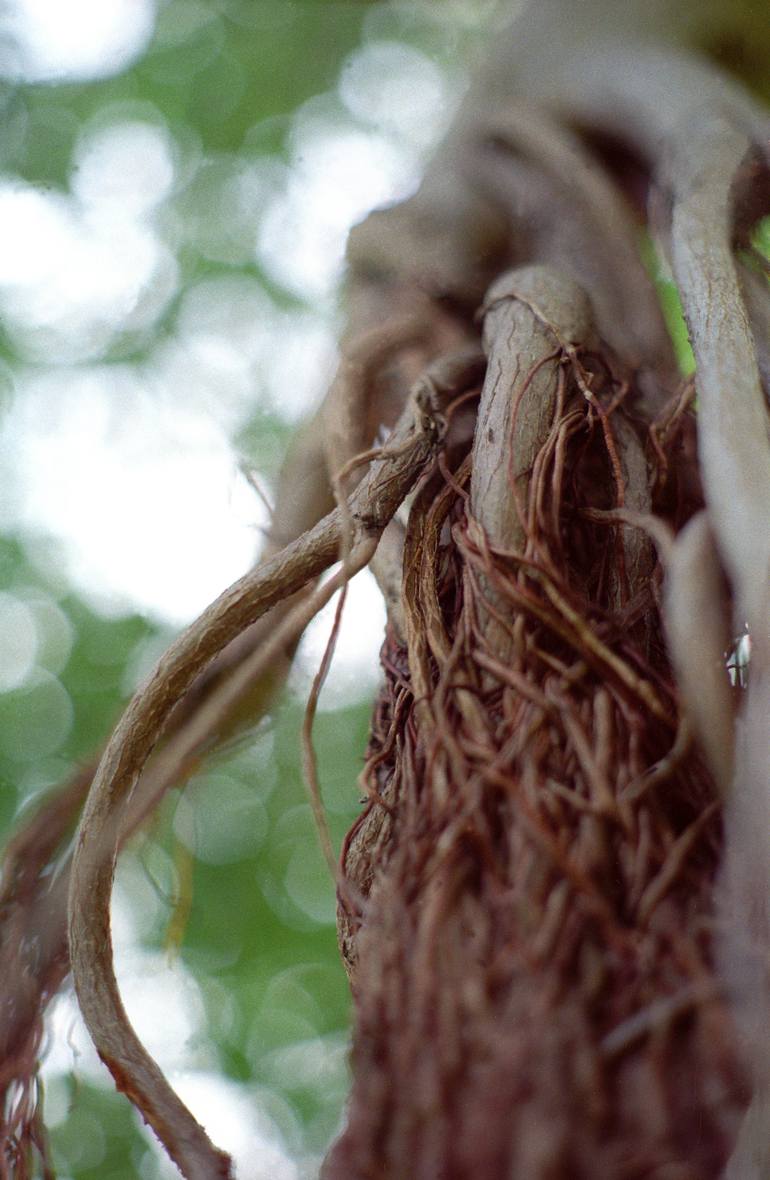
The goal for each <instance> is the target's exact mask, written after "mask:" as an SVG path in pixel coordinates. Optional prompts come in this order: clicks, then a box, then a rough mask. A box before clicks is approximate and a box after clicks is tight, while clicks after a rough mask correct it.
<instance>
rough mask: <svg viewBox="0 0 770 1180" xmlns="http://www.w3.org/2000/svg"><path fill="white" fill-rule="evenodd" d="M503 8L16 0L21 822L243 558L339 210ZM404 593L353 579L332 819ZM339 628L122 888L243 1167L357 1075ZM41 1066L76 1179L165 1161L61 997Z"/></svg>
mask: <svg viewBox="0 0 770 1180" xmlns="http://www.w3.org/2000/svg"><path fill="white" fill-rule="evenodd" d="M496 7H497V6H496V5H495V4H493V3H485V2H484V0H467V2H463V0H442V3H441V4H440V5H437V4H435V3H430V2H425V3H422V4H421V3H418V2H417V0H413V2H411V3H366V2H364V0H347V2H341V3H331V2H329V0H302V2H294V0H67V3H66V4H62V3H61V2H60V0H2V3H0V119H1V121H2V135H1V136H0V479H1V481H2V489H3V491H2V496H0V825H1V826H2V834H3V838H5V836H6V835H7V834H8V832H9V831H11V830H13V828H14V827H15V826H16V825H18V823H19V822H20V821H21V820H22V819H23V816H24V813H25V811H26V810H27V809H28V808H29V806H30V804H31V803H32V802H33V801H34V800H35V799H36V797H37V796H38V795H39V794H40V792H42V791H44V790H46V789H47V788H50V787H51V786H52V785H55V784H56V783H59V782H63V781H64V780H66V778H67V776H68V775H69V774H70V773H71V771H72V770H73V769H74V768H75V767H76V766H77V765H78V764H79V762H80V761H81V760H83V759H85V758H86V757H87V756H88V755H90V754H92V753H93V752H94V751H95V750H96V749H97V748H98V747H99V745H100V744H101V743H102V742H103V740H104V738H105V737H106V735H107V734H108V732H109V730H110V729H111V727H112V725H113V724H114V722H115V720H116V718H117V716H118V715H119V712H120V708H121V705H122V704H123V703H124V702H125V701H126V700H127V698H128V697H129V696H130V694H131V693H132V691H133V689H134V688H135V687H136V685H137V683H138V682H139V680H140V679H141V678H142V677H143V676H144V675H145V674H146V672H147V671H148V670H149V669H150V667H151V666H152V665H153V663H154V661H155V660H156V658H157V657H158V656H159V654H160V653H161V652H162V650H163V649H164V647H165V646H166V645H167V644H168V642H169V641H170V639H171V638H172V637H173V636H174V635H175V634H176V633H177V632H178V630H179V629H180V628H181V627H183V626H184V625H185V624H186V623H188V622H189V621H190V620H192V619H193V618H194V617H195V615H196V614H198V613H199V612H200V611H201V610H202V609H203V608H204V607H205V606H206V605H207V603H208V602H209V601H210V600H211V599H212V598H213V597H215V596H216V595H217V594H218V593H219V592H220V591H221V590H222V589H224V587H225V586H226V585H228V584H229V583H230V582H231V581H232V580H233V579H235V578H236V577H238V576H239V575H241V574H242V573H243V572H244V571H245V570H246V569H247V568H248V566H249V565H250V564H251V562H252V561H253V559H254V555H255V553H256V551H257V549H258V547H259V538H260V530H261V529H262V528H264V526H265V524H266V522H267V520H268V512H269V509H268V506H267V505H268V504H269V501H270V498H271V494H272V488H273V484H274V479H275V475H276V471H277V469H278V467H279V465H280V462H281V459H282V456H283V454H284V451H285V447H286V444H287V441H288V439H289V438H290V436H291V432H292V430H293V429H294V427H295V425H296V423H297V422H298V421H299V420H300V419H301V418H302V417H303V416H304V415H305V414H307V413H308V412H309V411H310V410H311V409H312V408H313V407H314V406H315V405H316V404H317V402H318V400H319V398H320V396H321V395H322V393H323V391H324V388H325V385H326V383H327V381H328V379H329V376H330V374H331V373H332V371H333V367H334V361H335V345H334V341H335V336H336V334H337V331H338V328H339V324H340V322H341V316H342V311H343V300H342V298H341V296H340V282H341V278H342V260H343V250H344V243H345V237H346V234H347V231H348V229H349V228H350V226H351V225H352V224H353V223H355V222H356V221H358V220H360V219H361V218H362V217H363V216H364V215H365V214H366V213H367V211H368V210H370V209H371V208H372V207H374V206H376V205H379V204H382V203H384V202H387V201H392V200H394V199H397V198H399V197H402V196H404V195H406V194H408V193H409V192H410V191H412V190H413V189H414V187H415V185H416V183H417V180H418V177H419V174H420V169H421V166H422V164H423V162H424V160H425V158H426V156H427V154H428V153H429V152H430V149H431V147H432V145H433V144H434V143H435V141H436V139H437V138H438V137H439V136H440V135H441V133H442V131H443V129H444V128H445V126H446V124H447V122H448V120H449V119H450V118H451V115H452V113H453V111H454V109H455V107H456V104H457V101H458V99H459V96H460V95H461V93H462V89H463V85H464V81H465V77H466V72H467V71H468V70H469V69H470V68H472V63H473V61H474V60H475V58H476V57H477V55H478V54H479V53H480V52H481V47H482V44H483V40H484V36H485V30H486V29H487V28H488V27H489V24H490V22H491V21H493V20H494V19H496V18H495V9H496ZM507 8H508V12H510V6H507ZM256 489H258V490H256ZM266 502H267V503H266ZM383 622H384V612H383V610H382V607H381V605H380V602H379V597H378V594H377V591H376V588H375V587H374V584H373V582H372V581H371V580H370V579H369V577H368V575H366V574H364V575H361V576H360V577H359V578H358V579H356V582H355V583H354V585H353V587H352V592H351V596H350V602H349V606H348V610H347V615H346V620H345V625H344V629H343V634H342V637H341V640H340V643H339V646H338V649H337V655H336V658H335V662H334V665H333V668H332V672H331V675H330V677H329V681H328V684H327V687H326V689H325V691H324V695H323V697H322V702H321V711H320V714H319V717H318V721H317V725H316V743H317V747H318V752H319V761H320V772H321V779H322V784H323V792H324V799H325V802H326V806H327V809H328V813H329V818H330V822H331V826H332V831H333V835H334V837H335V839H336V841H337V843H339V840H340V838H341V836H342V834H343V832H344V831H345V829H346V827H347V826H348V825H349V823H350V821H351V819H352V818H353V816H354V815H355V813H356V811H357V808H358V797H357V789H356V776H357V774H358V772H359V770H360V766H361V762H362V755H363V751H364V748H365V743H366V734H367V730H368V716H369V708H370V704H371V698H372V695H373V693H374V690H375V688H376V684H377V679H378V664H377V652H378V648H379V644H380V641H381V637H382V626H383ZM328 629H329V617H328V613H327V615H326V616H325V617H323V618H320V619H319V620H317V621H316V623H315V624H314V625H313V626H312V627H311V629H310V632H309V633H308V635H307V636H306V638H305V640H304V641H303V644H302V647H301V650H300V653H299V658H298V661H297V666H296V668H295V670H294V673H293V675H292V680H291V683H290V687H289V691H288V692H287V694H286V699H285V702H284V704H283V707H282V708H281V710H280V711H279V712H278V713H277V715H276V716H275V717H273V718H271V719H269V720H266V721H265V722H263V724H262V725H261V727H260V728H259V730H258V731H257V733H256V735H255V736H254V740H252V741H250V742H248V743H247V744H245V745H241V746H240V747H239V748H238V749H237V750H235V751H233V752H231V753H230V755H229V756H227V757H224V756H220V757H219V758H218V759H215V760H213V761H212V762H211V763H210V764H209V767H208V769H207V770H206V772H205V773H204V774H201V775H199V776H198V777H196V778H195V779H194V780H193V781H192V782H190V783H189V784H188V785H187V787H186V788H185V790H184V793H182V794H180V793H178V792H173V793H172V794H171V795H170V796H169V798H168V799H167V800H166V801H165V804H164V806H163V807H162V809H161V810H160V812H159V814H158V815H157V817H156V818H155V820H154V822H153V824H152V826H151V827H150V829H149V830H148V832H147V833H146V835H145V836H144V837H143V838H142V839H141V840H140V841H138V842H137V843H136V844H135V845H134V846H133V848H132V849H131V850H130V851H129V852H127V853H126V854H125V855H124V856H123V857H122V859H121V862H120V866H119V872H118V880H117V885H116V890H115V903H114V918H113V922H114V931H115V938H116V947H117V968H118V974H119V978H120V981H121V986H122V990H123V996H124V998H125V1001H126V1006H127V1008H128V1012H129V1015H130V1017H131V1019H132V1021H133V1022H134V1024H135V1026H136V1028H137V1030H138V1031H139V1033H140V1035H141V1037H142V1038H143V1039H144V1041H145V1043H146V1044H147V1045H148V1047H149V1048H150V1050H151V1052H152V1053H153V1054H154V1056H155V1057H156V1058H157V1060H158V1061H159V1062H160V1064H161V1066H162V1067H163V1069H164V1070H166V1071H167V1073H168V1074H169V1076H170V1077H171V1079H172V1082H173V1084H174V1085H175V1086H176V1087H177V1089H178V1090H179V1092H180V1094H181V1095H182V1097H183V1098H184V1100H185V1101H186V1102H187V1103H188V1104H189V1105H190V1106H191V1108H192V1109H193V1111H194V1112H195V1114H196V1115H197V1117H198V1118H199V1119H200V1120H201V1121H202V1122H203V1123H204V1124H205V1125H206V1127H207V1129H208V1130H209V1132H210V1134H211V1136H212V1137H213V1138H214V1139H215V1141H216V1143H217V1144H218V1145H219V1146H221V1147H223V1148H226V1149H227V1150H228V1151H230V1152H232V1153H233V1154H234V1156H235V1159H236V1162H237V1166H238V1175H239V1177H240V1180H258V1178H262V1177H265V1178H267V1177H270V1178H271V1180H300V1178H304V1177H308V1178H309V1177H312V1176H315V1175H316V1174H317V1170H318V1166H319V1162H320V1159H321V1157H322V1155H323V1152H324V1149H325V1147H326V1145H327V1144H328V1142H329V1140H330V1139H331V1137H332V1136H333V1135H334V1133H335V1130H336V1129H337V1127H338V1125H339V1121H340V1118H341V1112H342V1107H343V1102H344V1096H345V1092H346V1087H347V1072H346V1070H347V1067H346V1052H347V1044H348V1020H349V995H348V989H347V983H346V980H345V977H344V972H343V970H342V967H341V965H340V963H339V960H338V954H337V949H336V938H335V929H334V897H333V888H332V883H331V881H330V879H329V876H328V873H327V871H326V869H325V868H324V864H323V861H322V858H321V855H320V853H319V851H318V847H317V840H316V836H315V832H314V828H313V822H312V818H311V813H310V808H309V806H308V803H307V800H306V796H305V792H304V788H303V785H302V781H301V776H300V770H299V757H298V746H299V738H298V735H299V727H300V723H301V716H302V711H303V706H304V698H305V695H306V692H307V689H308V685H309V681H310V678H311V677H312V675H313V673H314V671H315V669H316V667H317V664H318V661H319V659H320V654H321V651H322V649H323V646H324V644H325V641H326V635H327V633H328ZM42 1076H43V1079H44V1101H45V1118H46V1122H47V1124H48V1126H49V1128H50V1129H51V1142H52V1155H53V1161H54V1164H55V1166H56V1169H57V1174H58V1175H59V1177H61V1178H62V1180H66V1178H72V1180H76V1178H78V1180H80V1178H83V1180H85V1178H86V1177H94V1178H96V1177H98V1178H99V1180H118V1178H123V1177H133V1176H139V1177H143V1178H144V1180H154V1178H156V1177H165V1176H175V1175H176V1174H177V1173H176V1171H175V1170H174V1169H173V1168H172V1167H171V1166H170V1165H168V1164H167V1163H166V1162H165V1161H164V1160H163V1158H162V1157H161V1153H160V1151H159V1150H158V1149H157V1148H156V1146H155V1144H154V1140H153V1139H152V1136H150V1135H149V1134H148V1133H147V1132H146V1131H145V1130H144V1128H143V1127H142V1126H140V1123H139V1120H138V1119H137V1118H136V1117H135V1115H134V1114H133V1111H132V1110H131V1108H130V1106H129V1105H128V1103H126V1102H125V1101H124V1100H123V1099H121V1098H120V1097H118V1096H116V1095H115V1093H114V1090H113V1086H112V1082H111V1079H110V1078H109V1076H108V1075H107V1073H106V1071H105V1070H104V1069H103V1068H102V1067H101V1066H100V1064H99V1062H98V1060H97V1059H96V1057H95V1054H94V1053H93V1050H92V1049H91V1048H90V1042H89V1041H88V1038H87V1036H86V1035H85V1033H84V1031H83V1028H82V1025H81V1023H80V1021H79V1019H78V1015H77V1010H76V1007H75V1004H74V1002H73V1000H72V997H71V995H68V994H66V993H65V994H63V995H62V996H61V997H60V998H59V999H58V1000H57V1001H56V1002H55V1003H54V1005H53V1006H52V1009H51V1012H50V1019H49V1026H48V1035H47V1039H46V1048H45V1056H44V1060H43V1067H42Z"/></svg>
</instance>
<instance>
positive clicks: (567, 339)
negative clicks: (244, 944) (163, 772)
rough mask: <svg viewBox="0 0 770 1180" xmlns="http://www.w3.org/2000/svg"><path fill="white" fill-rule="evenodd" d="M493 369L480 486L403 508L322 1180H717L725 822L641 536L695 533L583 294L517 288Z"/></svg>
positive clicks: (735, 1085)
mask: <svg viewBox="0 0 770 1180" xmlns="http://www.w3.org/2000/svg"><path fill="white" fill-rule="evenodd" d="M501 299H502V300H503V302H501ZM484 340H485V347H486V350H487V354H488V361H489V364H488V370H487V380H486V383H485V387H484V391H483V392H482V395H481V404H480V409H479V418H478V427H477V432H476V439H475V442H474V447H473V459H472V463H471V462H469V461H468V460H465V461H461V462H460V464H459V467H457V468H456V469H455V471H454V473H451V472H450V473H447V476H446V478H445V480H444V481H443V482H442V481H441V480H439V479H438V478H436V479H434V481H433V482H432V484H430V485H426V487H425V488H424V490H423V492H422V493H421V494H420V495H419V496H418V497H417V499H416V500H415V502H414V504H413V507H412V511H411V515H410V520H409V526H408V530H407V536H406V553H405V560H404V609H405V614H406V629H407V639H408V645H407V648H406V649H405V648H404V647H403V646H402V645H401V644H400V643H399V642H397V641H396V640H395V638H394V637H393V636H392V635H391V637H390V639H389V640H388V641H387V642H386V644H385V647H384V649H383V666H384V668H385V673H386V687H385V689H384V690H383V693H382V695H381V697H380V699H379V701H378V703H377V706H376V709H375V715H374V721H373V732H372V739H371V743H370V749H369V756H368V760H367V764H366V768H365V771H364V775H363V778H362V781H363V783H364V786H365V788H366V789H367V792H368V795H369V802H368V805H367V808H366V810H365V811H364V813H363V815H362V816H361V818H360V819H359V821H358V823H357V825H356V827H355V828H354V830H353V832H352V833H351V834H350V836H349V838H348V841H347V842H346V845H345V848H344V850H343V860H342V864H343V868H344V869H345V871H346V872H347V874H348V876H349V878H350V879H351V882H352V884H353V886H354V887H355V892H356V895H360V896H361V898H362V899H363V900H362V901H361V902H360V903H359V904H358V906H357V907H354V906H352V905H351V904H349V902H348V900H347V899H346V898H345V896H344V894H343V898H342V900H341V913H340V925H341V943H342V948H343V954H344V956H345V959H346V962H347V965H348V969H349V972H350V974H351V980H352V983H353V988H354V993H355V995H356V999H357V1012H358V1023H357V1029H356V1035H355V1042H354V1056H353V1065H354V1079H355V1080H354V1088H353V1095H352V1098H351V1104H350V1109H349V1116H348V1126H347V1129H346V1131H345V1133H344V1134H343V1136H342V1138H341V1139H340V1140H339V1142H338V1143H337V1144H336V1145H335V1147H334V1148H333V1149H332V1152H331V1154H330V1156H329V1157H328V1159H327V1162H326V1166H325V1171H324V1178H325V1180H337V1178H338V1177H339V1178H340V1180H341V1178H342V1177H345V1180H354V1178H359V1177H364V1176H369V1175H374V1174H382V1175H386V1176H402V1175H403V1176H406V1175H409V1176H410V1177H414V1178H415V1180H420V1178H422V1177H425V1178H427V1177H429V1176H436V1175H440V1176H455V1175H456V1176H458V1177H461V1176H462V1177H464V1176H471V1175H472V1176H473V1177H474V1178H480V1180H499V1177H500V1176H504V1175H511V1176H522V1177H523V1176H527V1177H530V1176H531V1177H557V1176H567V1175H569V1176H570V1177H575V1178H576V1180H579V1178H582V1177H585V1178H586V1180H588V1178H589V1177H591V1178H592V1177H595V1176H602V1177H608V1178H611V1177H626V1176H638V1177H643V1176H652V1175H658V1174H659V1175H661V1176H662V1175H664V1174H665V1175H669V1174H670V1175H672V1176H673V1175H676V1176H681V1177H682V1178H684V1177H692V1178H695V1177H701V1176H716V1175H718V1173H719V1170H720V1169H721V1167H722V1166H723V1165H724V1163H725V1161H726V1159H727V1157H728V1156H729V1154H730V1150H731V1144H732V1142H733V1140H734V1137H735V1135H736V1132H737V1127H738V1124H739V1120H740V1117H741V1114H742V1112H743V1110H744V1109H745V1106H746V1102H747V1079H746V1075H745V1073H744V1070H743V1067H742V1065H741V1062H740V1060H739V1057H738V1054H737V1052H736V1047H735V1042H734V1034H733V1031H732V1026H731V1022H730V1018H729V1014H728V1012H727V1009H726V1005H725V998H724V994H723V989H722V986H721V983H720V981H719V979H718V978H717V977H715V974H714V968H713V946H712V931H713V917H712V914H713V904H712V891H713V880H714V874H715V872H716V869H717V863H718V853H719V845H720V840H719V837H720V829H719V815H718V809H719V799H718V796H717V795H716V794H715V791H714V787H713V785H712V782H711V779H710V777H709V775H708V773H706V771H705V768H704V766H703V764H702V763H701V762H700V760H699V759H698V758H697V756H696V755H695V754H694V752H693V751H692V748H691V747H690V745H689V743H688V741H687V738H686V730H685V727H684V722H683V721H682V719H681V718H680V717H679V711H678V710H679V707H678V699H677V693H676V689H675V686H674V683H673V681H672V676H671V672H670V670H669V667H668V664H667V661H666V657H665V652H664V647H663V641H662V635H661V623H660V617H659V612H658V600H659V585H660V580H661V569H660V566H659V565H658V564H657V561H656V558H655V554H654V550H653V548H652V546H651V542H650V540H649V538H648V536H647V535H646V533H645V532H644V531H643V530H642V529H641V528H640V527H639V524H640V523H641V524H644V523H645V522H646V520H648V519H650V517H649V513H650V512H653V513H657V514H658V515H657V516H656V518H655V520H656V521H657V524H656V525H655V526H654V527H653V529H652V531H655V532H658V533H661V531H662V530H665V529H666V522H665V520H664V519H661V517H667V524H668V527H669V528H673V529H676V528H678V527H679V525H680V524H681V523H682V520H681V517H679V516H678V515H676V513H675V514H674V515H673V516H672V515H671V513H670V508H666V507H665V504H664V501H663V500H662V499H661V498H660V497H658V499H657V500H652V501H651V500H650V493H649V492H648V491H647V488H648V487H649V486H652V487H656V486H657V487H658V488H663V487H664V484H665V480H664V478H663V475H662V473H661V476H660V478H658V479H655V478H653V479H651V480H650V481H649V482H648V481H647V479H646V478H645V480H644V481H643V482H644V488H645V495H646V497H647V503H646V505H645V504H644V503H643V500H644V497H643V496H641V497H640V494H639V490H638V488H637V489H636V490H635V480H636V479H637V476H636V474H635V473H636V471H637V466H638V465H637V464H636V460H635V459H634V456H635V454H636V453H637V450H639V451H640V453H642V454H643V453H644V448H643V444H642V442H641V439H640V437H639V435H638V434H637V429H638V428H637V427H636V426H635V425H634V396H635V394H634V390H633V388H632V387H629V384H628V382H627V381H626V380H625V379H623V378H621V377H620V376H619V375H615V374H614V373H613V366H612V363H611V362H609V361H608V360H607V358H606V353H605V354H604V356H602V355H600V354H599V353H598V352H596V351H595V350H596V344H595V341H594V338H593V328H592V325H591V318H590V312H589V310H588V308H587V305H586V303H585V299H584V297H583V295H582V293H581V292H580V291H579V290H578V289H576V288H575V287H574V284H573V285H570V284H568V283H565V281H564V280H563V279H562V278H560V276H558V275H554V274H553V273H552V272H550V271H547V270H545V269H544V268H540V269H536V268H533V269H531V270H528V271H526V272H521V273H517V272H514V273H513V274H512V275H510V276H508V277H506V278H505V279H504V280H502V281H501V283H500V285H499V288H496V289H495V290H494V291H493V293H492V296H491V298H489V299H488V300H487V313H486V317H485V326H484ZM506 394H507V397H506ZM528 399H531V406H530V402H529V401H528ZM678 404H679V409H678V410H677V411H676V414H677V420H678V423H679V427H680V428H681V427H682V426H684V425H686V423H685V422H684V421H683V418H682V415H683V414H684V415H685V416H686V411H685V410H682V408H681V406H682V405H684V404H685V403H684V401H680V402H679V403H678ZM668 421H669V425H670V429H669V431H668V432H667V433H666V434H665V437H664V438H663V441H662V442H661V441H660V439H658V440H657V452H656V449H655V448H653V447H652V446H650V447H649V449H648V457H649V461H650V462H651V463H657V462H659V459H658V457H657V456H658V455H662V456H663V458H664V463H663V464H662V467H663V469H664V470H665V469H666V467H667V465H668V463H669V462H670V459H671V455H672V453H673V452H675V451H676V450H677V449H678V446H679V440H680V437H681V432H680V429H678V428H677V426H675V424H674V422H675V420H674V418H673V417H671V416H670V415H669V418H668ZM645 474H646V473H645ZM494 481H497V482H499V483H502V484H505V486H506V491H507V495H506V496H505V497H502V496H501V495H500V490H499V489H495V490H494V492H493V491H491V490H490V484H491V483H492V482H494ZM634 499H636V502H635V503H634V506H633V508H632V509H627V508H626V507H625V504H626V503H627V502H628V501H629V500H631V501H632V502H634ZM664 499H665V497H664ZM501 501H502V502H504V504H505V505H506V507H505V508H504V510H502V512H501V509H500V507H499V505H500V503H501ZM668 503H669V505H670V501H669V502H668ZM631 537H632V538H633V540H632V541H631ZM663 542H664V548H666V544H668V545H670V542H667V538H666V536H665V533H664V534H663ZM685 1078H686V1079H687V1081H686V1084H684V1083H683V1079H685ZM490 1112H492V1113H491V1114H490ZM675 1166H676V1168H677V1169H678V1170H671V1171H670V1173H669V1172H668V1171H666V1170H665V1169H666V1168H671V1169H674V1168H675Z"/></svg>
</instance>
